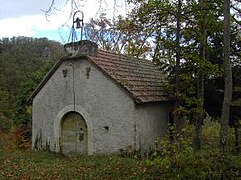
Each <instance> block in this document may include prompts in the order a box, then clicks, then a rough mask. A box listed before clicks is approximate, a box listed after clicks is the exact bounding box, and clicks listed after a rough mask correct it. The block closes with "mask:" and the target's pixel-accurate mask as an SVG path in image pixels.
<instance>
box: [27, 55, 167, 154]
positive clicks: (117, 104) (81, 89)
mask: <svg viewBox="0 0 241 180" xmlns="http://www.w3.org/2000/svg"><path fill="white" fill-rule="evenodd" d="M168 107H169V105H168V104H166V103H145V104H136V103H135V102H134V100H133V99H132V98H131V97H130V96H129V95H127V93H126V92H125V90H123V89H122V88H121V87H120V86H118V85H117V84H116V83H114V80H113V79H111V78H109V77H108V76H107V75H106V74H104V72H102V71H100V70H99V68H98V67H97V66H95V65H94V64H93V63H92V62H90V61H89V60H87V59H83V58H82V59H75V60H71V59H70V60H68V61H63V62H62V64H60V66H59V67H58V69H57V70H56V71H55V73H54V74H53V75H52V76H51V77H50V78H49V80H48V81H47V82H46V84H45V85H44V86H43V87H42V89H41V90H40V91H39V92H38V93H37V94H36V96H35V98H34V99H33V124H32V129H33V136H32V138H33V141H32V142H33V146H34V143H35V141H36V138H37V137H41V147H39V148H42V149H44V148H47V146H49V148H50V150H52V151H57V152H59V151H60V142H59V140H60V135H61V119H62V117H63V116H64V115H65V114H66V113H68V112H70V111H75V112H78V113H79V114H80V115H82V116H83V118H84V119H85V121H86V123H87V128H88V154H106V153H107V154H110V153H118V152H119V151H120V149H124V150H126V149H127V148H128V147H132V148H133V149H136V150H139V149H141V151H142V152H145V151H146V150H147V149H148V148H149V147H150V146H153V144H154V141H155V140H156V139H157V138H160V137H162V136H163V135H164V134H165V133H166V128H167V124H168V111H167V108H168Z"/></svg>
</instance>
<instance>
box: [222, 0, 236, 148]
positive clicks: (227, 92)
mask: <svg viewBox="0 0 241 180" xmlns="http://www.w3.org/2000/svg"><path fill="white" fill-rule="evenodd" d="M223 5H224V8H223V9H224V10H223V14H224V26H223V44H224V46H223V52H224V53H223V54H224V56H223V66H224V87H225V89H224V99H223V106H222V115H221V120H220V122H221V130H220V142H221V147H222V149H223V151H225V150H226V147H227V140H228V126H229V114H230V105H231V101H232V90H233V88H232V87H233V84H232V70H231V62H230V0H226V1H223Z"/></svg>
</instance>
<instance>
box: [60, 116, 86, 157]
mask: <svg viewBox="0 0 241 180" xmlns="http://www.w3.org/2000/svg"><path fill="white" fill-rule="evenodd" d="M87 143H88V134H87V125H86V122H85V120H84V118H83V117H82V116H81V115H80V114H78V113H76V112H70V113H67V114H66V115H65V116H64V117H63V119H62V136H61V151H62V153H64V154H87V147H88V146H87Z"/></svg>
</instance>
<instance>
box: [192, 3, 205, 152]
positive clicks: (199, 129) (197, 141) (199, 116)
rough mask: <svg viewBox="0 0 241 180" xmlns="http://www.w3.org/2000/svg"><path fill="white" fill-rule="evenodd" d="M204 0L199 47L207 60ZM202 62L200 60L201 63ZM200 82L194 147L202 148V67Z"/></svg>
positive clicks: (200, 52) (201, 8)
mask: <svg viewBox="0 0 241 180" xmlns="http://www.w3.org/2000/svg"><path fill="white" fill-rule="evenodd" d="M203 3H204V2H203V0H199V4H200V11H201V13H202V14H203V15H202V17H201V22H200V32H201V40H200V47H199V57H200V60H201V61H203V60H205V59H206V58H205V44H206V39H207V35H206V34H207V32H206V29H205V22H206V19H205V15H204V12H202V11H203V9H204V8H205V7H204V4H203ZM201 63H202V62H200V64H201ZM198 68H199V69H198V80H197V81H198V82H197V98H198V103H197V110H198V112H197V116H196V119H195V132H194V141H193V145H194V149H196V150H200V149H201V133H202V123H203V100H204V73H203V70H202V67H200V65H199V67H198Z"/></svg>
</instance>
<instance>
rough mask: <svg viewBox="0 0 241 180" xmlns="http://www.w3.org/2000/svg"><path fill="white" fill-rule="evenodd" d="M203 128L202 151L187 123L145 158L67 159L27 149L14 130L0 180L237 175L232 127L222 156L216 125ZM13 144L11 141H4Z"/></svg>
mask: <svg viewBox="0 0 241 180" xmlns="http://www.w3.org/2000/svg"><path fill="white" fill-rule="evenodd" d="M204 126H205V127H204V131H203V133H202V136H201V138H202V142H203V144H202V145H203V148H202V150H201V151H199V152H195V151H193V145H192V136H193V126H192V125H190V124H188V125H187V126H185V128H183V129H182V131H181V133H176V134H175V136H174V141H173V142H172V143H170V141H169V138H168V137H166V138H164V139H162V140H160V141H158V142H157V147H156V149H155V151H153V154H152V155H151V156H150V157H149V159H139V158H137V157H136V156H130V157H122V156H117V155H115V156H114V155H113V156H98V155H95V156H72V157H67V156H64V155H61V154H55V153H51V152H47V151H45V152H44V151H31V150H29V149H28V150H26V148H23V144H26V142H24V143H22V144H21V143H20V144H19V146H16V144H15V142H16V141H15V140H14V139H16V140H18V138H19V132H20V131H17V132H15V133H13V134H11V135H10V136H9V137H11V139H12V141H7V142H5V145H6V146H1V147H2V148H0V161H1V162H2V163H1V164H0V179H9V178H10V179H16V178H17V179H43V178H44V179H240V178H241V154H240V153H239V154H234V153H233V150H234V149H233V147H234V146H233V143H234V139H233V136H234V132H233V130H230V132H229V138H230V139H229V141H228V142H229V143H230V144H229V147H230V148H229V149H228V152H227V153H225V154H222V153H221V151H220V149H219V143H218V141H219V128H220V125H219V123H216V122H207V123H205V125H204ZM22 132H24V131H22ZM2 135H3V134H2ZM2 135H0V144H2V141H1V140H3V137H2ZM5 139H8V137H7V136H5ZM18 142H19V140H18ZM22 142H23V141H22ZM12 143H13V144H15V145H14V146H12V145H9V144H12ZM3 147H5V148H3ZM9 148H10V149H9ZM24 149H25V150H24Z"/></svg>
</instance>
